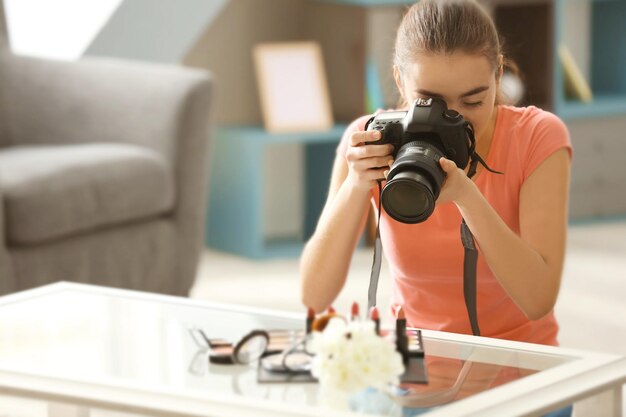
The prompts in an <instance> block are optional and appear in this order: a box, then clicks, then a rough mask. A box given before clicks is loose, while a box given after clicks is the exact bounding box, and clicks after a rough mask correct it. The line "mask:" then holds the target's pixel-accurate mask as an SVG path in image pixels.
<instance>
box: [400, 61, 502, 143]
mask: <svg viewBox="0 0 626 417" xmlns="http://www.w3.org/2000/svg"><path fill="white" fill-rule="evenodd" d="M394 77H395V79H396V84H397V85H398V88H399V90H400V92H401V93H402V96H403V98H404V99H405V100H406V101H407V103H412V102H413V101H414V100H415V99H416V98H429V97H439V98H442V99H443V100H444V101H445V102H446V103H447V105H448V108H450V109H454V110H456V111H458V112H459V113H461V114H462V115H463V117H465V119H466V120H469V121H470V122H471V123H472V125H473V126H474V131H475V132H476V137H477V138H480V137H481V136H482V135H483V134H484V133H485V132H486V131H487V130H488V129H489V127H490V121H491V117H492V115H493V111H494V107H495V100H496V92H497V88H498V81H497V80H496V72H495V71H494V69H493V66H492V64H491V63H490V62H489V60H488V59H487V58H486V57H484V56H482V55H468V54H466V53H463V52H455V53H453V54H420V55H418V56H417V59H416V60H415V61H414V63H413V64H411V65H410V66H409V67H408V71H407V73H406V74H400V73H399V72H398V70H397V68H395V67H394ZM498 78H499V77H498Z"/></svg>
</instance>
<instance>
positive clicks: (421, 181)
mask: <svg viewBox="0 0 626 417" xmlns="http://www.w3.org/2000/svg"><path fill="white" fill-rule="evenodd" d="M442 156H443V152H442V151H441V150H440V149H439V148H438V147H437V146H436V145H434V144H432V143H430V142H426V141H413V142H409V143H407V144H405V145H404V146H402V147H401V148H400V150H399V151H398V154H397V155H396V160H395V161H394V163H393V165H392V166H391V169H390V171H389V174H388V176H387V183H386V184H385V186H384V187H383V191H382V195H381V199H382V201H381V203H382V205H383V207H384V208H385V211H386V212H387V214H389V216H390V217H392V218H393V219H395V220H397V221H399V222H402V223H419V222H422V221H424V220H426V219H427V218H428V217H429V216H430V215H431V214H432V212H433V210H434V209H435V200H436V199H437V197H439V191H440V190H441V184H442V183H443V180H444V178H445V173H444V172H443V170H442V169H441V167H440V166H439V158H441V157H442Z"/></svg>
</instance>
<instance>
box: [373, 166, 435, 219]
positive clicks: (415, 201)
mask: <svg viewBox="0 0 626 417" xmlns="http://www.w3.org/2000/svg"><path fill="white" fill-rule="evenodd" d="M430 182H431V181H430V180H429V179H428V178H426V177H424V176H423V175H421V174H419V173H417V172H411V171H405V172H402V173H400V174H398V175H396V176H395V177H394V178H393V180H392V181H390V182H388V183H387V186H386V190H385V200H384V203H385V206H386V207H390V208H391V210H392V211H393V212H394V213H395V214H396V215H397V217H400V218H403V219H414V218H418V217H421V216H423V215H424V214H425V213H428V214H430V213H431V212H432V210H433V208H434V205H435V196H434V194H433V191H432V186H431V184H430Z"/></svg>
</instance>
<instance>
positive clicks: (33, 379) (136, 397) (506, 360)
mask: <svg viewBox="0 0 626 417" xmlns="http://www.w3.org/2000/svg"><path fill="white" fill-rule="evenodd" d="M193 327H197V328H201V329H203V331H204V332H205V333H206V334H207V335H208V336H209V337H218V338H223V339H230V340H236V339H238V338H240V337H241V336H243V335H244V334H245V333H247V332H249V331H250V330H253V329H259V328H260V329H302V328H303V327H304V313H303V314H294V313H286V312H281V311H272V310H265V309H255V308H249V307H243V306H234V305H225V304H215V303H208V302H202V301H195V300H190V299H185V298H180V297H171V296H164V295H156V294H148V293H142V292H135V291H127V290H119V289H111V288H104V287H97V286H91V285H83V284H70V283H57V284H52V285H47V286H44V287H40V288H36V289H33V290H28V291H24V292H21V293H17V294H11V295H8V296H4V297H0V416H4V415H14V414H11V412H12V410H13V409H12V408H11V407H16V408H15V409H16V410H17V409H19V407H27V406H28V404H31V407H32V408H31V411H32V410H34V409H41V410H43V411H41V413H40V414H39V415H41V416H55V415H63V416H67V415H72V413H74V414H73V415H75V416H81V417H82V416H96V415H98V416H100V415H111V414H106V413H105V412H109V413H118V414H113V415H116V416H117V415H120V414H119V413H124V414H123V415H124V416H126V415H127V414H125V413H132V414H133V415H146V416H162V415H176V416H206V415H210V416H234V415H255V416H257V415H258V416H265V415H267V416H313V415H320V414H321V413H320V407H321V406H322V405H320V398H319V397H318V385H317V384H316V383H310V382H309V383H289V384H285V383H271V384H261V383H258V382H257V368H256V366H255V365H214V364H209V363H208V360H207V356H206V352H204V351H202V350H200V349H199V348H198V346H197V344H196V343H195V342H194V340H193V338H192V337H191V336H190V333H189V330H190V329H191V328H193ZM423 337H424V347H425V351H426V365H427V370H428V378H429V382H428V384H421V385H419V384H416V385H412V386H410V387H409V388H410V389H411V392H412V395H411V396H410V397H408V398H410V400H408V399H406V401H405V403H400V402H398V401H394V400H392V401H391V402H390V404H391V405H390V406H389V407H387V408H385V409H384V410H379V413H382V415H392V416H413V415H418V414H419V415H424V416H430V417H436V416H482V417H488V416H504V415H507V416H512V415H529V416H539V415H543V414H545V413H547V412H549V411H552V410H556V409H559V408H561V407H563V406H566V405H568V404H571V403H573V402H576V401H579V400H581V399H584V398H588V397H593V396H598V395H601V396H602V397H601V398H602V399H603V402H604V405H603V409H604V410H605V413H607V414H606V415H611V416H618V415H621V407H622V403H621V402H622V397H621V392H622V391H621V390H622V388H621V387H622V385H623V384H624V383H625V382H626V360H625V359H624V358H622V357H619V356H616V355H609V354H602V353H595V352H586V351H578V350H570V349H563V348H556V347H549V346H540V345H533V344H527V343H518V342H510V341H503V340H497V339H489V338H484V337H474V336H467V335H457V334H451V333H442V332H433V331H424V332H423ZM403 401H404V400H403ZM29 402H30V403H29ZM25 404H26V405H25ZM3 407H4V408H3ZM37 407H39V408H37ZM55 410H57V411H55ZM58 410H60V411H58ZM68 410H72V411H71V412H70V411H68ZM103 413H105V414H103ZM322 414H323V415H329V416H332V415H337V416H340V415H354V413H353V412H350V411H340V410H333V409H325V410H324V412H323V413H322ZM15 415H19V414H15ZM28 415H37V413H32V412H31V413H30V414H28Z"/></svg>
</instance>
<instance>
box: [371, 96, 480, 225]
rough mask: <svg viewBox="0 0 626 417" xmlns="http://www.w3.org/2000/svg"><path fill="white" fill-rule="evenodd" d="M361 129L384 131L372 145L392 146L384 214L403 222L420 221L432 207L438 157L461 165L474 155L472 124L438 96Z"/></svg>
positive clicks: (436, 192)
mask: <svg viewBox="0 0 626 417" xmlns="http://www.w3.org/2000/svg"><path fill="white" fill-rule="evenodd" d="M365 129H366V130H368V131H372V130H378V131H380V132H381V134H382V136H381V139H379V140H377V141H374V142H370V144H376V145H382V144H392V145H394V152H393V156H394V158H395V160H394V163H393V164H392V166H391V168H390V170H389V173H388V175H387V183H386V184H385V186H384V187H383V190H382V194H381V200H382V205H383V207H384V208H385V210H386V211H387V213H388V214H389V215H390V216H391V217H392V218H394V219H395V220H398V221H400V222H403V223H419V222H422V221H424V220H426V219H427V218H428V217H429V216H430V215H431V214H432V212H433V211H434V208H435V200H436V199H437V197H438V196H439V192H440V191H441V185H442V183H443V181H444V179H445V173H444V171H443V169H442V168H441V167H440V165H439V159H440V158H441V157H445V158H447V159H449V160H451V161H454V163H455V164H456V165H457V166H458V167H459V168H461V169H465V167H467V165H468V163H469V161H470V158H471V157H472V156H473V154H474V137H473V130H472V127H471V125H470V124H469V122H467V121H466V120H465V119H464V118H463V116H461V114H459V113H458V112H457V111H455V110H451V109H448V107H447V105H446V102H445V101H443V100H442V99H440V98H428V99H421V98H418V99H417V100H415V101H414V102H413V104H412V105H411V107H410V108H409V110H408V111H388V112H382V113H379V114H377V115H376V116H374V117H372V118H371V119H370V120H369V121H368V122H367V124H366V127H365Z"/></svg>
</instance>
